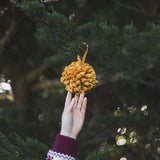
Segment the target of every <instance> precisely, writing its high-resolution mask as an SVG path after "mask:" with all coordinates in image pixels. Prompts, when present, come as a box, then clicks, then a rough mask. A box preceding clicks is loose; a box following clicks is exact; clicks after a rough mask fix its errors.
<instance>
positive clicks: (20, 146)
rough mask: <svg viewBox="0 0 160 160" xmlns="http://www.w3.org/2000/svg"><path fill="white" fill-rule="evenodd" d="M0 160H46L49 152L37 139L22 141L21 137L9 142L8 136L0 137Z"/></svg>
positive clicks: (15, 137)
mask: <svg viewBox="0 0 160 160" xmlns="http://www.w3.org/2000/svg"><path fill="white" fill-rule="evenodd" d="M0 142H1V145H0V155H1V157H0V159H1V160H3V159H4V160H5V159H6V160H18V159H24V160H29V159H30V160H32V159H33V160H36V159H37V160H38V159H45V158H46V153H47V151H48V148H47V146H46V145H45V144H44V143H40V142H39V141H38V140H37V139H33V138H26V139H25V140H23V139H21V138H20V137H19V136H14V138H13V137H12V139H11V140H9V139H8V138H7V137H6V136H4V135H1V136H0Z"/></svg>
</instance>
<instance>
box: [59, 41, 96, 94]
mask: <svg viewBox="0 0 160 160" xmlns="http://www.w3.org/2000/svg"><path fill="white" fill-rule="evenodd" d="M83 44H84V45H86V50H85V53H84V55H83V58H82V59H81V57H80V56H79V55H77V60H78V61H77V62H72V63H71V64H70V65H69V66H66V67H65V69H64V72H63V73H62V77H61V82H62V83H64V84H65V85H66V90H67V91H70V92H71V93H76V94H77V95H79V94H80V93H81V92H82V91H84V92H85V93H86V92H88V91H90V90H91V89H92V88H93V87H95V85H96V84H97V83H98V81H97V80H96V73H95V71H94V69H93V67H92V66H90V65H89V64H88V63H85V59H86V55H87V53H88V44H86V43H85V42H83Z"/></svg>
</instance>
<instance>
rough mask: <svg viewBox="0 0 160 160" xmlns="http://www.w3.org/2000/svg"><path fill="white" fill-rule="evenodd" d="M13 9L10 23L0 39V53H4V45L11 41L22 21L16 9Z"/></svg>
mask: <svg viewBox="0 0 160 160" xmlns="http://www.w3.org/2000/svg"><path fill="white" fill-rule="evenodd" d="M13 10H14V11H13V14H14V17H13V18H12V21H11V24H10V26H9V28H8V30H6V32H5V34H4V36H3V38H2V39H1V40H0V55H2V54H4V51H5V48H6V46H8V45H9V44H10V43H11V41H12V39H13V37H14V36H15V35H16V34H17V32H18V30H19V27H20V24H21V22H22V21H21V20H20V17H19V15H18V11H16V9H13Z"/></svg>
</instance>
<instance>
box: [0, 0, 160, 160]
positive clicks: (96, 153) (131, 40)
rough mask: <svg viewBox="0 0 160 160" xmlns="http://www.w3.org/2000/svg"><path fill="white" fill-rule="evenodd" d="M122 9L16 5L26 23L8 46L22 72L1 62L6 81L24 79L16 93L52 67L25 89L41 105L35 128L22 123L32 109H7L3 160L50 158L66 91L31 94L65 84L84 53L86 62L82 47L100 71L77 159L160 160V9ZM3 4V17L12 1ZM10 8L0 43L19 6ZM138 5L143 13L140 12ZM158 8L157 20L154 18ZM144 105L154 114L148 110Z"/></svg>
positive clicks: (1, 121)
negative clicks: (34, 88) (59, 81)
mask: <svg viewBox="0 0 160 160" xmlns="http://www.w3.org/2000/svg"><path fill="white" fill-rule="evenodd" d="M121 2H123V1H121V0H120V1H112V0H109V1H106V0H101V1H100V0H93V1H90V0H87V1H84V0H82V1H74V0H65V1H60V0H59V1H52V2H43V1H38V0H33V1H30V0H28V1H18V0H12V4H14V6H17V7H18V8H16V9H17V10H21V14H25V15H26V17H25V16H24V17H25V18H24V17H23V18H22V19H23V25H22V27H21V29H20V30H19V32H18V34H17V35H16V36H15V37H14V39H13V42H12V43H11V44H10V45H9V47H7V49H6V53H7V55H6V57H7V58H11V60H14V61H16V64H15V65H13V66H16V68H18V69H21V70H20V71H19V70H18V71H16V70H15V69H14V70H9V69H10V68H13V67H12V66H11V67H10V68H8V65H9V64H10V63H9V62H10V61H9V62H8V61H7V63H4V64H5V65H6V67H4V65H2V64H1V63H0V65H2V66H1V67H0V72H1V73H0V74H6V77H7V76H8V71H10V73H12V74H11V75H9V76H8V77H9V78H10V79H11V78H12V77H14V76H15V75H18V76H17V77H14V79H12V84H13V87H15V86H14V84H15V82H16V81H17V80H18V79H19V78H21V77H23V76H26V74H27V73H28V72H31V71H32V69H35V68H38V66H39V65H40V64H43V63H47V64H49V65H50V67H48V68H47V69H46V70H45V71H43V72H42V73H41V74H40V75H39V76H38V77H36V78H35V79H33V81H31V82H29V83H25V85H26V86H25V87H26V88H27V91H28V90H29V91H30V92H29V93H28V92H27V93H28V95H29V97H30V98H31V99H33V101H34V105H32V106H34V107H35V108H34V109H33V113H31V114H33V115H35V119H34V120H33V121H32V122H29V123H25V122H23V121H20V120H19V119H18V114H19V113H21V112H22V111H23V110H25V108H19V109H18V108H15V106H14V105H12V106H7V107H6V106H3V105H1V104H0V107H1V108H0V132H2V136H1V139H0V160H11V159H12V160H18V159H21V160H22V159H23V160H32V159H33V160H38V159H45V157H46V154H47V151H48V148H51V147H52V146H53V144H54V140H55V137H56V134H57V133H59V131H60V124H59V122H60V120H61V113H62V110H63V105H64V100H65V95H66V92H65V90H64V88H60V86H56V87H55V88H56V89H55V88H54V87H53V88H52V86H51V87H46V88H45V87H44V88H42V89H40V90H37V91H32V85H34V84H36V82H37V83H42V84H43V83H44V84H45V82H48V81H52V80H53V81H54V80H55V79H56V80H57V79H59V78H60V76H61V73H62V71H63V68H64V67H65V66H66V65H69V64H70V62H72V61H76V57H77V54H80V56H81V57H82V56H83V53H84V51H85V46H84V45H83V44H82V42H86V43H87V44H88V45H89V52H88V54H87V57H86V62H87V63H89V64H91V65H93V67H94V69H95V71H96V74H97V78H98V80H99V82H100V83H99V84H98V86H97V88H96V89H94V90H92V91H91V92H90V93H89V94H87V97H88V108H87V115H86V121H85V125H84V129H83V130H82V132H81V134H80V136H79V137H78V142H79V150H78V159H82V160H83V159H84V160H92V159H95V160H104V159H105V160H119V159H120V158H121V157H126V158H127V160H135V159H136V160H159V159H160V156H159V155H160V136H159V135H160V127H159V126H160V118H159V117H160V116H159V107H160V103H159V95H160V71H159V68H160V25H159V21H158V19H157V17H158V15H159V14H158V13H159V11H157V12H156V7H154V6H153V5H152V3H153V2H154V3H156V5H155V6H159V2H158V1H151V0H150V1H147V2H146V1H145V0H143V1H141V2H140V1H139V2H137V1H132V0H128V1H126V2H124V4H125V6H127V5H131V8H132V9H131V10H130V9H129V8H125V7H124V8H123V5H122V6H121V5H120V6H119V4H118V3H121ZM1 3H2V2H0V4H1ZM3 3H4V4H3V5H2V7H0V11H1V10H2V8H4V7H5V5H6V1H5V0H3ZM7 3H8V1H7ZM140 3H142V4H140ZM95 4H96V5H95ZM8 6H9V7H8V10H5V14H4V15H3V14H2V13H0V14H1V15H0V38H1V37H3V35H4V33H5V31H6V30H7V28H8V26H9V24H10V21H11V19H12V12H11V8H12V7H13V6H11V4H10V5H9V4H8ZM136 6H138V9H140V10H139V11H137V10H134V7H136ZM141 7H142V8H141ZM152 8H153V9H154V11H155V13H156V16H154V15H153V13H150V11H152ZM141 10H142V11H143V13H142V14H141V15H140V12H141ZM146 11H148V12H147V14H146V13H145V12H146ZM83 13H85V14H86V15H85V16H84V17H83ZM2 15H3V16H2ZM74 15H75V18H74ZM79 16H80V18H81V17H82V18H83V20H79V19H80V18H79V19H78V20H79V21H80V22H79V23H77V24H75V22H76V21H75V20H77V19H76V18H77V17H79ZM36 40H37V41H38V42H39V43H37V41H36ZM6 57H5V58H6ZM0 60H1V58H0ZM18 62H20V64H21V65H18V64H19V63H18ZM3 67H4V68H3ZM19 73H20V74H19ZM44 84H43V85H42V86H45V85H44ZM46 84H47V83H46ZM18 86H19V84H18ZM46 86H47V85H46ZM20 87H22V86H19V88H20ZM14 91H16V90H14ZM22 91H23V92H22ZM25 91H26V90H25ZM22 93H24V90H21V94H22ZM21 94H20V95H21ZM15 98H16V99H17V100H18V101H20V98H19V97H15ZM25 98H26V97H25ZM28 101H29V102H30V99H28ZM144 104H146V105H147V106H148V108H147V109H142V106H145V105H144ZM118 106H120V107H118ZM26 107H27V106H26ZM141 109H142V111H141ZM118 129H119V130H118ZM15 133H16V134H17V135H19V136H15ZM4 135H5V136H4ZM20 137H21V138H20ZM26 137H31V138H26ZM37 139H38V140H37ZM119 139H123V140H124V139H125V140H126V142H125V144H124V145H117V141H118V140H119ZM16 155H18V156H17V157H16Z"/></svg>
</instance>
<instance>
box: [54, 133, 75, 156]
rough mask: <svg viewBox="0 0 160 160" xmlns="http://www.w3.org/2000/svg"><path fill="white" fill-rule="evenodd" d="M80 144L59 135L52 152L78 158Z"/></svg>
mask: <svg viewBox="0 0 160 160" xmlns="http://www.w3.org/2000/svg"><path fill="white" fill-rule="evenodd" d="M77 148H78V144H77V141H76V140H75V139H73V138H71V137H67V136H64V135H60V134H57V138H56V142H55V145H54V148H52V151H54V152H57V153H61V154H66V155H68V156H71V157H76V154H77Z"/></svg>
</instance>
